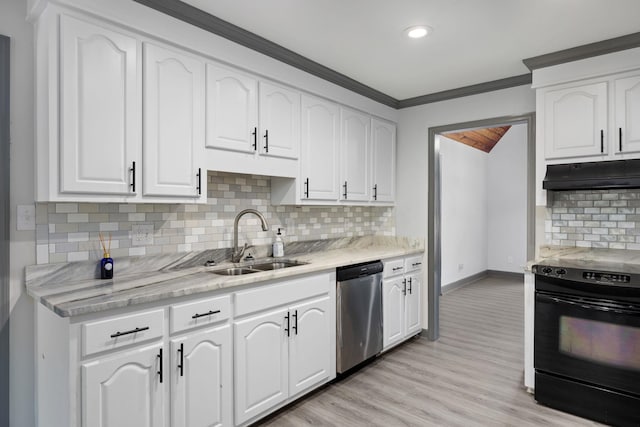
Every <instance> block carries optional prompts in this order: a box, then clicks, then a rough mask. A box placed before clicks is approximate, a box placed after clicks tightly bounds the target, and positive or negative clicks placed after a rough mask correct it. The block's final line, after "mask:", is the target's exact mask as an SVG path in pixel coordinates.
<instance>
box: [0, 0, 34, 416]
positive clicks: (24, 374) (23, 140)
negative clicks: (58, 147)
mask: <svg viewBox="0 0 640 427" xmlns="http://www.w3.org/2000/svg"><path fill="white" fill-rule="evenodd" d="M25 14H26V2H25V1H24V0H4V1H3V2H2V6H0V33H1V34H4V35H6V36H9V37H11V107H10V108H11V129H10V132H11V189H10V191H11V197H10V204H11V222H10V229H11V231H10V239H11V243H10V250H11V255H10V256H11V267H10V290H9V292H10V298H11V318H10V322H11V323H10V325H11V326H10V334H11V338H10V344H9V351H10V360H9V363H10V386H9V387H10V391H9V393H10V396H11V397H10V402H9V411H10V425H12V426H21V427H22V426H26V427H29V426H32V425H33V424H34V408H33V399H34V372H33V366H34V363H33V362H34V357H35V355H34V345H33V343H34V337H33V330H34V329H33V302H32V300H31V298H30V297H28V296H27V295H26V294H25V293H24V280H23V278H24V267H25V266H26V265H30V264H34V263H35V232H32V231H16V218H15V213H16V205H19V204H33V200H34V192H33V185H34V180H33V173H32V172H33V168H34V162H33V156H34V152H33V150H34V119H33V97H34V91H33V72H34V70H33V55H34V53H33V36H32V28H31V25H29V24H27V22H26V21H25Z"/></svg>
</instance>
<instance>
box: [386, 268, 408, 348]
mask: <svg viewBox="0 0 640 427" xmlns="http://www.w3.org/2000/svg"><path fill="white" fill-rule="evenodd" d="M405 289H406V285H405V283H404V281H403V278H402V277H397V278H393V279H384V280H383V282H382V331H383V333H382V337H383V338H382V346H383V347H384V348H388V347H389V346H391V345H394V344H396V343H399V342H400V341H402V339H403V338H404V330H403V325H404V304H405V301H404V300H405V296H404V293H405V292H406V291H405Z"/></svg>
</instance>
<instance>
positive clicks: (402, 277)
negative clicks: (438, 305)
mask: <svg viewBox="0 0 640 427" xmlns="http://www.w3.org/2000/svg"><path fill="white" fill-rule="evenodd" d="M421 258H422V257H421V256H420V257H413V258H407V259H406V260H404V259H396V260H389V261H385V262H384V264H385V271H384V276H385V277H384V279H383V282H382V319H383V320H382V321H383V327H382V329H383V335H382V336H383V342H382V346H383V349H384V350H387V349H389V348H391V347H393V346H395V345H396V344H399V343H401V342H402V341H404V340H406V339H407V338H410V337H412V336H414V335H416V334H418V333H419V332H420V331H421V330H422V323H421V317H420V307H421V304H420V302H421V295H420V292H421V288H422V287H421V282H422V270H421V269H420V267H419V266H420V265H422V261H421ZM405 271H409V272H410V273H405V274H402V273H403V272H405Z"/></svg>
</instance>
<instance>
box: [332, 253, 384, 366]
mask: <svg viewBox="0 0 640 427" xmlns="http://www.w3.org/2000/svg"><path fill="white" fill-rule="evenodd" d="M382 270H383V265H382V262H380V261H376V262H371V263H364V264H355V265H349V266H346V267H340V268H338V269H337V271H336V280H337V292H336V304H337V307H336V309H337V310H336V313H337V323H336V325H337V331H336V333H337V337H336V340H337V345H336V348H337V360H336V370H337V372H338V373H339V374H341V373H343V372H345V371H347V370H348V369H351V368H353V367H354V366H356V365H357V364H359V363H361V362H364V361H365V360H367V359H369V358H371V357H373V356H375V355H376V354H378V353H380V352H381V351H382Z"/></svg>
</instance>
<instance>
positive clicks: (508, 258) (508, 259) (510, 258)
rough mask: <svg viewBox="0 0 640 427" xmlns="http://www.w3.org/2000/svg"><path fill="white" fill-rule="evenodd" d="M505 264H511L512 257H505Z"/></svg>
mask: <svg viewBox="0 0 640 427" xmlns="http://www.w3.org/2000/svg"><path fill="white" fill-rule="evenodd" d="M507 263H508V264H513V257H512V256H508V257H507Z"/></svg>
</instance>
